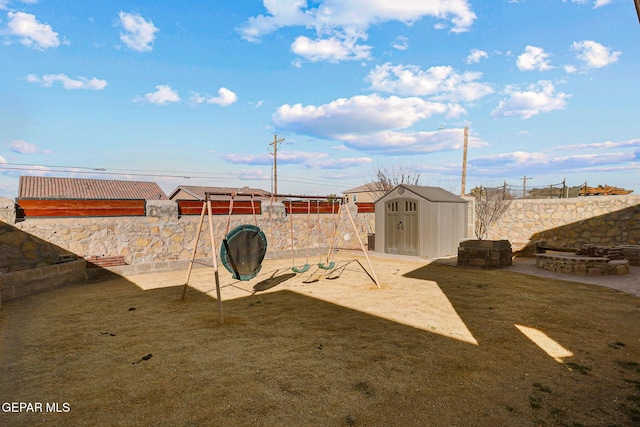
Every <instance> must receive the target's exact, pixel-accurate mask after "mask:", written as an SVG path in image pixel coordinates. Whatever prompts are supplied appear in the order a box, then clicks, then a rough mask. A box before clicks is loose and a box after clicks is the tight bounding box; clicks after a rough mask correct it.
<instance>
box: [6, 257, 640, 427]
mask: <svg viewBox="0 0 640 427" xmlns="http://www.w3.org/2000/svg"><path fill="white" fill-rule="evenodd" d="M406 276H409V277H413V278H418V279H426V280H432V281H435V282H437V283H438V286H440V288H441V289H442V290H443V292H444V293H445V294H446V295H447V297H448V298H449V300H450V301H451V303H452V304H453V306H454V308H455V309H456V311H457V313H458V314H459V316H460V317H461V318H462V320H463V321H464V322H465V324H466V325H467V327H468V328H469V329H470V330H471V331H472V332H473V335H474V336H475V337H476V339H477V341H478V344H479V345H477V346H476V345H471V344H468V343H465V342H462V341H459V340H455V339H451V338H447V337H444V336H441V335H438V334H434V333H430V332H429V331H424V330H420V329H416V328H412V327H409V326H404V325H401V324H399V323H395V322H391V321H388V320H385V319H381V318H379V317H375V316H371V315H368V314H365V313H362V312H359V311H356V310H351V309H347V308H344V307H341V306H338V305H335V304H331V303H327V302H324V301H320V300H318V299H315V298H312V297H309V296H305V295H302V294H299V293H296V292H291V291H286V290H276V291H273V289H272V291H273V292H270V293H256V294H254V295H251V296H247V297H245V298H237V299H233V300H229V301H225V323H224V324H219V323H218V322H217V313H216V305H215V302H214V301H213V300H212V299H211V298H210V297H208V296H206V295H205V294H202V293H199V292H192V291H190V292H189V293H188V294H187V295H188V296H187V299H186V300H185V301H181V300H180V296H181V293H182V290H181V288H179V287H164V288H157V289H153V290H147V291H142V290H141V289H140V288H138V287H137V286H135V285H133V284H132V283H131V282H129V281H127V280H126V279H123V278H116V279H114V278H104V279H100V280H96V281H94V282H93V283H91V284H89V285H74V286H69V287H65V288H61V289H57V290H55V291H52V292H49V293H47V294H42V295H35V296H32V297H29V298H26V299H24V300H22V301H15V302H11V303H9V304H7V305H6V307H5V310H3V312H1V313H0V333H2V334H3V336H2V339H3V341H2V348H1V349H0V362H2V363H1V364H0V377H1V378H2V382H1V383H0V396H2V398H3V401H6V402H58V403H60V405H62V403H68V407H69V411H68V412H62V413H46V412H43V413H29V412H23V413H6V412H3V413H0V424H2V425H33V424H36V423H37V424H41V423H45V422H46V423H47V424H48V425H133V424H142V425H228V426H236V425H237V426H279V425H305V426H313V425H318V426H330V425H336V426H339V425H366V426H376V425H379V426H382V425H384V426H424V425H432V426H450V425H509V426H530V425H535V424H539V425H543V424H544V425H621V426H623V425H637V423H638V420H639V418H638V409H637V408H638V400H633V399H637V397H638V395H639V393H640V390H639V388H640V369H639V366H640V365H638V363H637V362H640V342H639V341H638V335H637V322H636V321H634V320H633V319H637V318H638V315H639V314H640V300H639V299H637V298H633V297H631V296H628V295H624V294H620V293H614V292H609V291H608V290H603V289H599V288H596V287H591V286H588V285H579V284H575V283H567V282H561V281H552V280H546V279H539V278H531V277H529V276H523V275H519V274H514V273H509V274H507V273H504V272H500V271H482V274H479V271H478V270H470V269H459V268H455V267H450V266H442V265H428V266H426V267H423V268H420V269H417V270H415V271H413V272H411V273H408V274H407V275H406ZM271 285H273V284H272V283H265V284H263V286H265V287H271ZM569 291H570V292H569ZM516 324H519V325H525V326H529V327H533V328H537V329H539V330H541V331H544V332H545V333H546V334H547V335H548V336H549V337H551V338H553V339H554V340H556V341H557V342H559V343H561V344H562V345H564V346H566V347H567V348H568V349H570V350H571V351H572V352H573V353H574V355H575V356H574V357H572V358H570V360H566V361H564V362H565V363H558V362H557V361H555V360H554V359H553V358H551V357H549V355H548V354H547V353H545V352H544V351H543V350H541V349H540V347H538V346H537V345H536V344H535V343H534V342H532V341H531V340H529V339H528V338H527V337H526V336H524V335H523V334H522V333H520V332H519V331H518V329H517V328H516V327H515V326H514V325H516ZM634 396H635V397H634ZM61 407H62V406H61ZM634 411H635V412H634ZM634 417H635V418H634ZM634 423H635V424H634Z"/></svg>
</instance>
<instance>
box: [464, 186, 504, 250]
mask: <svg viewBox="0 0 640 427" xmlns="http://www.w3.org/2000/svg"><path fill="white" fill-rule="evenodd" d="M471 195H472V196H474V197H475V199H476V200H475V202H476V206H475V211H476V223H475V234H476V237H477V238H478V239H479V240H482V239H484V238H485V237H487V232H488V231H489V227H491V225H493V224H494V223H495V222H496V221H498V219H500V217H501V216H502V215H504V213H505V212H506V211H507V209H509V206H510V205H511V201H512V200H513V196H512V195H511V193H510V192H509V189H508V188H507V184H506V183H505V184H504V185H503V186H502V187H497V188H486V187H483V186H480V187H476V188H474V189H473V190H471Z"/></svg>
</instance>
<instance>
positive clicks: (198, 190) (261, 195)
mask: <svg viewBox="0 0 640 427" xmlns="http://www.w3.org/2000/svg"><path fill="white" fill-rule="evenodd" d="M180 191H184V192H185V193H187V194H190V195H191V196H193V197H194V198H195V199H197V200H204V198H205V193H206V192H209V193H225V194H231V193H245V194H251V193H253V195H254V199H255V200H264V199H268V198H270V197H271V193H270V192H268V191H265V190H261V189H259V188H249V187H198V186H191V185H181V186H179V187H178V188H176V189H175V190H173V192H172V193H171V196H170V197H169V198H170V199H171V200H174V197H175V196H176V194H178V193H179V192H180ZM229 199H230V197H229V196H224V195H220V196H212V197H211V200H229ZM250 199H251V196H237V197H236V198H235V200H250Z"/></svg>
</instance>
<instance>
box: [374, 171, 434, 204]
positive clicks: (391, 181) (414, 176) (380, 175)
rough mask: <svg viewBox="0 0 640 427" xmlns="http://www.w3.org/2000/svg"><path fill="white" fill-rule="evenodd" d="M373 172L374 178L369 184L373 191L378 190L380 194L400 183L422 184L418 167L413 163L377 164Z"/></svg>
mask: <svg viewBox="0 0 640 427" xmlns="http://www.w3.org/2000/svg"><path fill="white" fill-rule="evenodd" d="M374 174H375V180H374V182H373V183H371V185H372V187H373V191H378V192H380V193H381V196H382V195H384V194H386V193H388V192H389V191H391V190H393V189H394V188H395V187H397V186H398V185H400V184H408V185H423V184H422V181H423V180H422V175H421V172H420V168H419V167H417V166H415V165H396V164H394V165H392V166H391V167H390V168H388V167H386V166H378V168H377V169H375V170H374Z"/></svg>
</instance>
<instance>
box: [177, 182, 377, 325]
mask: <svg viewBox="0 0 640 427" xmlns="http://www.w3.org/2000/svg"><path fill="white" fill-rule="evenodd" d="M213 196H226V197H229V198H230V200H229V211H228V217H227V232H228V228H229V224H230V221H231V215H232V213H233V201H234V199H235V198H236V197H237V196H245V197H246V196H250V197H251V207H252V211H253V217H254V221H255V222H256V226H257V217H256V211H255V207H254V196H255V194H254V193H246V192H241V191H233V192H214V191H207V192H205V198H204V200H203V203H202V210H201V212H200V221H199V222H198V227H197V229H196V238H195V241H194V243H193V251H192V253H191V258H190V259H189V266H188V268H187V277H186V280H185V283H184V287H183V289H182V298H181V299H182V300H184V299H185V296H186V293H187V287H188V286H189V279H190V278H191V272H192V270H193V264H194V263H195V258H196V252H197V250H198V243H199V241H200V234H201V232H202V225H203V223H204V217H205V213H206V214H207V217H208V224H209V239H210V242H211V258H212V261H213V265H212V267H213V274H214V279H215V285H216V301H217V306H218V321H219V323H224V314H223V310H222V296H221V292H220V275H219V268H218V260H217V254H218V245H217V243H216V239H215V236H214V232H213V212H212V207H211V201H212V197H213ZM274 198H275V199H276V200H278V198H281V199H289V201H290V202H289V215H291V216H293V209H292V200H293V199H302V200H307V216H308V218H309V217H310V213H311V201H312V200H317V202H318V208H317V211H318V218H319V215H320V210H319V203H320V200H336V201H338V203H339V204H338V212H337V219H336V220H335V221H334V222H333V236H332V239H331V244H330V247H329V252H328V253H327V258H326V259H327V262H326V263H322V262H320V263H318V267H319V268H321V269H324V270H332V269H334V268H335V267H336V265H335V262H333V261H332V262H329V257H330V256H331V252H332V251H333V245H334V242H335V237H336V234H337V231H338V224H339V222H340V216H341V212H342V205H343V204H344V203H345V198H344V197H339V196H307V195H297V194H272V195H271V200H273V199H274ZM345 210H346V211H347V215H348V217H349V220H350V222H351V226H352V227H353V232H354V234H355V235H356V237H357V239H358V243H359V245H360V249H361V250H362V253H363V254H364V256H365V259H366V260H367V264H368V266H369V269H370V271H371V273H369V272H368V271H367V270H366V269H365V268H364V266H363V265H362V264H361V263H359V262H358V264H359V265H360V266H361V267H362V269H363V270H364V271H365V273H367V275H368V276H369V278H370V279H371V280H372V281H373V283H375V285H376V286H377V287H378V288H380V282H379V281H378V278H377V276H376V273H375V270H374V269H373V265H372V264H371V260H370V259H369V255H368V254H367V251H366V249H365V247H364V243H363V242H362V239H361V238H360V235H359V234H358V228H357V227H356V223H355V221H354V219H353V215H351V212H350V211H349V209H348V208H347V209H345ZM332 211H333V207H332ZM270 214H271V212H270ZM290 224H291V225H290V227H291V234H292V242H291V248H292V252H293V249H294V243H293V217H291V218H290ZM307 233H309V231H307ZM307 236H309V234H307ZM307 240H308V241H307V246H309V240H310V238H309V237H307ZM308 250H309V248H308V247H307V256H308ZM292 256H293V263H294V265H293V267H292V270H293V271H294V272H296V270H295V268H296V265H295V256H294V255H293V254H292ZM306 265H308V262H307V264H306ZM306 265H305V266H303V267H302V268H300V270H304V271H307V270H308V268H307V269H304V268H305V267H306ZM304 271H300V272H304Z"/></svg>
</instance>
